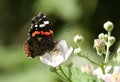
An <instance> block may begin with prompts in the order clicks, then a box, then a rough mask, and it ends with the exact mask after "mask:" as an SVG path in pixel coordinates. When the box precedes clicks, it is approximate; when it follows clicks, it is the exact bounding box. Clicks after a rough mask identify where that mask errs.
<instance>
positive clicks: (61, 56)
mask: <svg viewBox="0 0 120 82" xmlns="http://www.w3.org/2000/svg"><path fill="white" fill-rule="evenodd" d="M103 27H104V29H105V30H106V31H107V34H104V33H100V34H99V35H98V38H97V39H95V40H94V48H95V49H96V52H97V54H98V56H99V59H100V62H99V63H97V62H96V61H94V60H93V59H91V58H90V57H89V54H88V53H87V52H84V51H83V50H82V49H81V47H80V46H81V44H82V42H83V41H84V38H83V36H81V35H79V34H78V35H76V36H75V37H74V39H73V40H74V43H75V44H76V45H77V48H76V49H74V54H75V56H76V55H77V56H78V57H82V58H85V59H87V60H88V61H89V62H90V63H91V64H92V65H83V66H82V67H81V68H82V69H81V70H80V69H79V68H76V67H74V66H73V64H74V63H72V62H69V63H64V62H65V61H66V60H67V58H68V57H69V56H70V55H71V52H72V47H71V48H67V45H66V42H65V41H63V42H61V43H60V44H59V45H58V46H57V47H56V49H57V51H56V50H53V51H51V52H49V54H47V56H45V57H44V58H43V57H42V58H41V61H42V62H44V63H45V64H47V65H50V66H51V69H50V70H51V72H54V73H56V74H57V75H58V76H59V78H60V79H61V80H62V81H64V82H120V67H119V66H112V64H111V63H113V62H119V61H120V47H119V48H118V50H117V56H116V57H113V58H112V59H110V58H109V57H110V47H111V46H112V45H113V44H114V42H115V40H116V39H115V37H114V36H111V31H112V30H113V28H114V25H113V23H112V22H110V21H108V22H106V23H105V24H104V25H103ZM52 54H54V55H52ZM57 54H58V55H57ZM48 55H49V57H48ZM66 56H67V57H66ZM93 66H95V67H96V69H94V68H95V67H93ZM112 68H114V71H113V73H111V74H110V73H109V71H110V70H111V69H112Z"/></svg>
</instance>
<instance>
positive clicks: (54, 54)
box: [40, 40, 73, 67]
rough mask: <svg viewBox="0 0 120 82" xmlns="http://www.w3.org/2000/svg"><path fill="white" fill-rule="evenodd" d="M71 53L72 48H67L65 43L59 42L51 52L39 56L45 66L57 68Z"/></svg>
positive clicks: (63, 41)
mask: <svg viewBox="0 0 120 82" xmlns="http://www.w3.org/2000/svg"><path fill="white" fill-rule="evenodd" d="M72 51H73V48H72V47H70V48H68V47H67V44H66V41H65V40H61V41H59V42H58V43H57V44H56V45H55V48H54V49H53V50H51V51H49V52H47V53H45V54H44V55H43V56H40V60H41V61H42V62H43V63H45V64H47V65H50V66H52V67H57V66H58V65H60V64H61V63H63V62H64V61H66V60H67V59H68V57H69V56H70V55H71V53H72Z"/></svg>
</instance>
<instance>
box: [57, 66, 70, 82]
mask: <svg viewBox="0 0 120 82" xmlns="http://www.w3.org/2000/svg"><path fill="white" fill-rule="evenodd" d="M59 68H60V71H61V73H62V74H63V75H64V76H65V77H66V79H67V80H68V81H69V82H72V81H71V79H70V78H69V77H68V76H67V75H66V74H65V73H64V71H63V69H62V67H61V66H60V65H59Z"/></svg>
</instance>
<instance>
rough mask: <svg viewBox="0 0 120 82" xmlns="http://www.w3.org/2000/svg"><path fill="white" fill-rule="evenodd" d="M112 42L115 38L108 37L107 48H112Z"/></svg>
mask: <svg viewBox="0 0 120 82" xmlns="http://www.w3.org/2000/svg"><path fill="white" fill-rule="evenodd" d="M114 42H115V37H113V36H110V37H109V38H108V45H109V46H112V45H113V43H114Z"/></svg>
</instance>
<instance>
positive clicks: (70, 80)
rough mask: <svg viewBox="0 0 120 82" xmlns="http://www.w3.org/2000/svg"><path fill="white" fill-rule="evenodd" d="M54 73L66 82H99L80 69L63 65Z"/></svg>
mask: <svg viewBox="0 0 120 82" xmlns="http://www.w3.org/2000/svg"><path fill="white" fill-rule="evenodd" d="M53 72H57V75H59V76H60V77H61V79H62V80H63V81H65V82H97V78H96V77H94V76H90V75H88V74H87V73H83V72H81V71H80V69H78V68H74V67H68V66H63V65H61V66H59V68H57V69H56V70H54V71H53Z"/></svg>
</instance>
